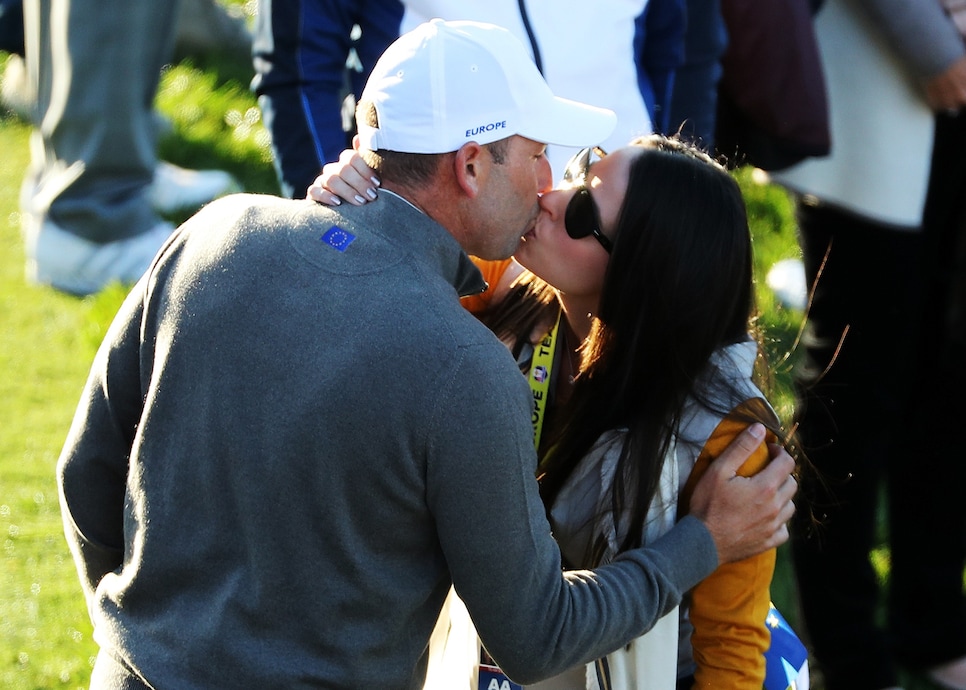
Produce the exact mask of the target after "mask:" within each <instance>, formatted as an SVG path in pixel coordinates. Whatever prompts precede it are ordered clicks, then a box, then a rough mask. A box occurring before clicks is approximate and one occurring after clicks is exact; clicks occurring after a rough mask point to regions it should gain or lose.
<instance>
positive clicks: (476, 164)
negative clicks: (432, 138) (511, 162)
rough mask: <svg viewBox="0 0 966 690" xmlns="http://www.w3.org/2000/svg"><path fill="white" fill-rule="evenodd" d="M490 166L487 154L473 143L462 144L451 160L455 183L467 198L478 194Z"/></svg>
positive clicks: (491, 162)
mask: <svg viewBox="0 0 966 690" xmlns="http://www.w3.org/2000/svg"><path fill="white" fill-rule="evenodd" d="M492 164H493V159H492V158H491V157H490V154H489V152H488V151H487V150H486V149H485V148H483V147H482V146H481V145H480V144H477V143H476V142H475V141H471V142H469V143H468V144H463V146H461V147H460V148H459V149H458V150H457V151H456V156H455V157H454V160H453V167H454V172H455V174H456V182H457V184H459V186H460V188H461V189H462V190H463V192H464V193H465V194H466V195H467V196H469V197H471V198H473V197H476V195H477V194H479V193H480V190H481V189H482V187H483V185H484V184H485V183H486V179H487V177H488V176H489V174H490V166H491V165H492Z"/></svg>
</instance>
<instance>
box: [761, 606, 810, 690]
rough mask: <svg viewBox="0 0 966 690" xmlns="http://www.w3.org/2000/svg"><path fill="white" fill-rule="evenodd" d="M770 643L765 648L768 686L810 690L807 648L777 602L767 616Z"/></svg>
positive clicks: (780, 689)
mask: <svg viewBox="0 0 966 690" xmlns="http://www.w3.org/2000/svg"><path fill="white" fill-rule="evenodd" d="M765 625H766V626H767V627H768V630H769V631H770V632H771V646H770V647H769V649H768V651H767V652H765V667H766V668H765V690H807V689H808V685H809V678H808V651H807V650H806V648H805V645H804V644H802V641H801V640H800V639H799V637H798V635H796V634H795V631H794V630H792V628H791V626H790V625H789V624H788V621H786V620H785V618H784V617H783V616H782V614H781V613H779V611H778V609H776V608H775V606H774V604H772V606H771V607H770V609H769V611H768V616H767V617H766V618H765Z"/></svg>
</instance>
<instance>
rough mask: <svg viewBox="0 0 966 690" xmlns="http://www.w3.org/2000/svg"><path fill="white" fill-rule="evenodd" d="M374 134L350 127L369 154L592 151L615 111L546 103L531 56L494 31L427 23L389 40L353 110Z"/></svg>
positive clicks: (546, 91) (477, 25)
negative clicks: (365, 114)
mask: <svg viewBox="0 0 966 690" xmlns="http://www.w3.org/2000/svg"><path fill="white" fill-rule="evenodd" d="M362 100H370V101H372V102H373V104H374V105H375V108H376V113H377V115H378V118H379V127H371V126H369V125H366V124H365V123H364V122H357V127H358V133H359V139H360V144H361V145H362V148H365V149H369V150H371V151H378V150H387V151H399V152H402V153H449V152H450V151H456V150H457V149H459V148H460V147H461V146H463V144H466V143H467V142H470V141H475V142H476V143H478V144H488V143H491V142H494V141H498V140H500V139H504V138H506V137H509V136H512V135H514V134H518V135H520V136H523V137H527V138H528V139H533V140H534V141H538V142H540V143H543V144H560V145H562V146H594V145H597V144H599V143H600V142H602V141H603V140H604V139H606V138H607V137H608V136H609V135H610V133H611V132H612V131H613V130H614V127H615V126H616V125H617V115H616V114H615V113H614V112H613V111H612V110H607V109H606V108H598V107H595V106H592V105H587V104H585V103H578V102H577V101H571V100H568V99H566V98H559V97H557V96H554V95H553V92H551V90H550V87H549V86H548V85H547V82H546V81H544V79H543V76H541V74H540V72H539V70H537V67H536V65H535V64H534V63H533V59H532V58H531V57H530V54H529V53H528V52H527V50H526V49H525V48H524V47H523V45H522V44H521V43H520V41H518V40H517V39H516V37H514V36H513V34H511V33H510V32H509V31H507V30H506V29H504V28H502V27H499V26H495V25H493V24H485V23H482V22H471V21H449V22H448V21H443V20H442V19H433V20H431V21H429V22H426V23H425V24H420V25H419V26H417V27H416V28H415V29H413V30H412V31H410V32H408V33H405V34H403V35H402V36H400V37H399V38H398V39H396V41H394V42H393V43H392V44H391V45H390V46H389V47H388V48H387V49H386V51H385V53H383V55H382V57H380V58H379V60H378V62H376V64H375V66H374V67H373V69H372V73H371V74H370V76H369V80H368V81H367V82H366V87H365V89H364V90H363V92H362V96H361V97H360V101H362Z"/></svg>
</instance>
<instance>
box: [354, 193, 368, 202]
mask: <svg viewBox="0 0 966 690" xmlns="http://www.w3.org/2000/svg"><path fill="white" fill-rule="evenodd" d="M356 201H358V202H359V203H360V204H364V203H366V200H365V198H363V197H361V196H359V195H358V194H356Z"/></svg>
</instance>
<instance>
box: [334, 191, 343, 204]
mask: <svg viewBox="0 0 966 690" xmlns="http://www.w3.org/2000/svg"><path fill="white" fill-rule="evenodd" d="M341 203H342V199H340V198H339V197H337V196H336V195H335V194H333V195H332V205H333V206H338V205H339V204H341Z"/></svg>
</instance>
